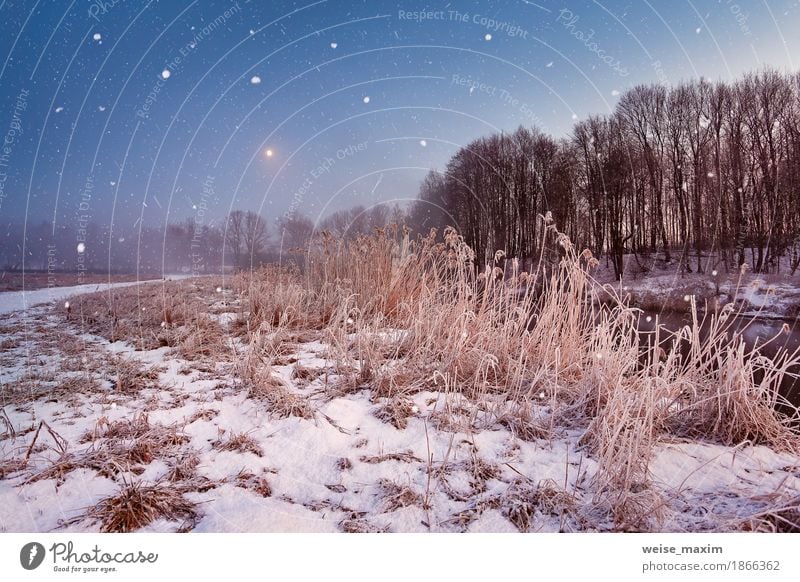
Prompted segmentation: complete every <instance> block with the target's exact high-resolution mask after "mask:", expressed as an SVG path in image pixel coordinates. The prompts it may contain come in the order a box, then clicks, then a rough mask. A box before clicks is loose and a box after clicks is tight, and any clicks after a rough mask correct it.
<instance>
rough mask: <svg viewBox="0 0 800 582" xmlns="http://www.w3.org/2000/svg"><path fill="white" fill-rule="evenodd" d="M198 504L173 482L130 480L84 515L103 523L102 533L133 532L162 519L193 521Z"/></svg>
mask: <svg viewBox="0 0 800 582" xmlns="http://www.w3.org/2000/svg"><path fill="white" fill-rule="evenodd" d="M197 517H198V514H197V511H196V509H195V505H194V504H193V503H190V502H189V501H187V500H186V499H185V498H184V497H183V493H182V492H181V490H180V489H178V488H177V487H175V486H173V485H164V484H154V485H148V484H146V483H143V482H137V483H126V484H124V485H123V486H122V488H121V489H120V491H119V492H118V493H117V494H116V495H113V496H111V497H107V498H105V499H103V500H101V501H100V502H99V503H97V504H96V505H94V506H93V507H91V508H89V510H88V511H87V512H86V515H85V516H84V518H86V519H89V520H91V521H94V522H99V523H100V531H101V532H102V533H116V532H123V533H124V532H132V531H136V530H138V529H141V528H143V527H145V526H147V525H149V524H150V523H152V522H154V521H156V520H158V519H166V520H169V521H182V522H187V521H189V522H193V521H194V520H196V519H197Z"/></svg>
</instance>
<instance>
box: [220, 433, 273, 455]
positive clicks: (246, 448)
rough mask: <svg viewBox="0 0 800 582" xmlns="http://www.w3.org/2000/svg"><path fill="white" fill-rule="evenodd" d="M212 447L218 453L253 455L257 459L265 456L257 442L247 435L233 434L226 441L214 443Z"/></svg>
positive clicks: (221, 440)
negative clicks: (228, 452) (230, 452)
mask: <svg viewBox="0 0 800 582" xmlns="http://www.w3.org/2000/svg"><path fill="white" fill-rule="evenodd" d="M212 447H213V448H214V449H216V450H218V451H233V452H236V453H252V454H254V455H255V456H257V457H262V456H264V452H263V451H262V450H261V447H260V446H258V443H257V442H256V440H255V439H254V438H253V437H251V436H250V435H249V434H246V433H231V434H229V435H228V436H227V437H225V438H224V439H218V440H216V441H214V442H213V443H212Z"/></svg>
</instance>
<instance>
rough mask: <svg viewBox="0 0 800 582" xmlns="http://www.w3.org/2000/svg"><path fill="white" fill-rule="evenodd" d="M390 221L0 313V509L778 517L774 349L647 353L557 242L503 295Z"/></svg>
mask: <svg viewBox="0 0 800 582" xmlns="http://www.w3.org/2000/svg"><path fill="white" fill-rule="evenodd" d="M394 237H395V234H394V233H379V234H377V235H375V236H374V237H371V238H370V239H368V240H365V241H359V243H358V246H355V243H350V242H347V241H330V245H329V246H328V247H327V248H325V249H321V250H320V251H319V253H318V254H315V255H314V256H313V257H312V258H313V259H314V260H313V261H312V262H311V263H310V267H309V271H308V272H307V273H305V274H304V275H303V276H301V275H299V274H298V273H293V272H290V271H286V270H280V269H277V268H265V269H263V270H260V271H257V272H252V273H243V274H239V275H237V276H236V277H234V278H232V279H231V280H229V281H228V282H227V285H225V286H223V283H222V282H221V281H214V280H212V279H203V280H185V281H176V282H171V283H167V284H166V285H165V286H163V288H162V286H161V285H155V286H143V287H142V288H137V289H134V288H118V289H114V290H112V291H111V297H109V293H106V292H104V293H99V294H90V295H84V296H80V297H74V298H72V299H70V304H71V306H72V310H71V311H67V310H65V309H64V307H63V306H61V305H50V306H40V307H36V308H33V309H29V310H26V311H24V312H16V313H13V314H9V315H6V316H2V318H0V333H1V334H2V336H1V337H0V341H2V342H3V345H4V349H5V352H4V360H3V374H2V375H1V376H0V382H2V386H3V398H4V400H3V404H4V408H3V413H2V415H0V426H5V429H4V434H3V436H2V438H0V458H2V460H3V464H2V466H0V501H2V505H3V507H5V508H7V509H6V510H4V515H3V519H4V520H5V524H0V525H2V526H3V527H5V528H6V529H7V530H8V531H43V530H48V531H49V530H58V531H62V530H66V531H98V530H104V531H132V530H135V531H309V532H310V531H344V532H375V531H396V532H423V531H437V532H457V531H466V532H479V531H480V532H485V531H494V532H504V531H521V532H531V531H544V532H556V531H798V530H800V469H799V467H800V437H798V434H797V433H796V432H795V431H794V430H793V429H792V426H791V420H792V419H791V415H789V416H787V414H784V413H782V412H779V411H778V410H777V405H778V404H779V402H778V398H779V394H778V388H779V386H780V383H781V381H782V379H783V376H784V374H785V370H786V368H787V366H788V365H793V364H796V362H787V360H786V356H781V357H775V358H772V357H768V356H765V355H762V354H760V353H759V352H758V350H757V349H750V348H748V347H747V346H745V345H744V344H743V343H742V339H741V338H738V337H728V336H727V335H724V334H722V333H711V334H706V335H705V336H701V335H700V334H699V333H694V332H693V330H692V329H691V328H689V329H688V331H680V332H678V333H679V335H676V336H675V340H676V341H688V342H689V344H690V349H689V350H688V351H687V352H686V353H685V355H684V354H683V353H682V352H681V351H680V350H672V351H667V352H663V350H662V351H659V349H658V347H657V346H652V345H650V344H648V343H646V342H641V341H640V335H639V334H638V333H637V331H636V330H637V328H636V322H637V321H638V319H637V318H638V315H639V314H638V312H636V311H635V310H633V309H631V308H629V307H626V306H625V305H624V304H622V305H616V306H614V307H610V306H605V307H600V308H598V307H597V306H596V305H594V304H593V303H592V302H591V301H589V300H588V298H589V296H590V294H591V293H593V292H595V290H596V289H595V287H594V284H593V283H592V282H591V279H590V278H589V276H588V274H587V273H586V272H585V270H584V269H583V268H582V267H581V265H580V263H579V261H578V260H577V258H574V257H573V259H572V260H570V261H568V262H565V263H564V264H563V265H562V266H561V267H560V270H559V271H558V272H557V273H554V278H553V279H552V280H551V281H550V282H549V283H547V284H546V285H545V286H544V287H543V288H542V294H541V295H539V296H536V297H533V296H526V297H523V298H522V299H520V298H518V297H517V294H516V290H517V289H519V288H520V287H524V286H525V285H524V284H525V283H526V279H527V278H528V275H522V274H520V275H519V280H516V281H512V283H513V284H512V285H506V284H503V282H502V278H501V277H497V278H494V277H489V278H487V277H485V276H481V277H479V278H478V279H475V278H474V275H473V271H472V270H471V269H469V268H464V265H465V261H464V259H467V258H468V257H469V249H468V248H466V247H465V245H464V244H463V241H462V240H461V239H460V238H459V237H458V236H457V235H455V233H453V232H448V233H445V242H444V243H438V242H437V241H434V240H430V241H428V242H427V243H409V242H408V241H405V240H403V241H400V244H396V239H395V238H394ZM567 243H568V241H567ZM403 244H408V246H407V247H404V246H403ZM404 248H405V249H406V250H405V251H402V249H404ZM398 250H401V252H403V253H404V254H402V255H400V257H399V260H398ZM315 253H316V251H315ZM365 254H366V257H365ZM527 288H535V286H528V287H527ZM665 333H666V331H665ZM30 358H37V364H36V366H33V365H31V361H30ZM781 358H783V359H781ZM3 419H4V420H3ZM53 491H55V492H56V493H55V494H53ZM31 508H33V511H31Z"/></svg>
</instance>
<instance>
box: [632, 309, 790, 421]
mask: <svg viewBox="0 0 800 582" xmlns="http://www.w3.org/2000/svg"><path fill="white" fill-rule="evenodd" d="M731 318H732V319H731V320H730V325H728V326H727V327H726V330H727V331H726V333H727V335H728V337H732V336H733V335H734V334H741V337H742V339H743V340H744V343H745V346H746V348H747V349H751V348H753V347H759V348H760V349H759V352H760V353H761V354H763V355H765V356H768V357H770V358H772V357H775V356H776V355H778V354H779V353H780V352H781V351H786V352H788V353H789V354H792V353H795V354H797V362H798V365H795V366H793V367H791V368H790V369H789V371H790V374H789V375H787V376H785V377H784V380H783V382H782V384H781V387H780V394H781V396H783V397H784V398H786V399H787V400H788V401H789V402H790V403H791V404H792V405H794V406H799V407H800V379H798V378H795V377H793V376H794V375H798V376H800V323H798V322H790V321H785V320H782V319H767V318H753V317H746V316H738V317H736V316H731ZM698 320H699V321H700V322H701V324H700V337H701V338H703V339H705V338H707V337H708V332H709V328H710V326H711V317H710V316H708V317H706V318H705V321H703V317H702V315H701V314H698ZM657 324H658V325H661V326H662V332H661V334H660V341H661V347H662V348H663V349H664V350H666V351H669V350H671V349H676V346H675V342H674V341H673V339H674V338H673V337H672V336H671V335H670V334H668V333H665V332H664V331H663V330H666V331H668V332H669V331H671V332H676V331H678V330H680V329H681V328H682V327H684V326H687V325H688V326H691V325H692V316H691V315H690V314H688V313H663V314H660V315H658V316H655V315H652V316H650V321H648V316H647V314H642V315H641V316H640V318H639V322H638V329H639V333H640V334H642V336H643V337H642V339H643V340H646V338H647V336H648V335H649V336H650V337H651V338H652V336H653V332H654V330H655V328H656V325H657ZM677 349H680V350H681V351H682V352H684V353H685V352H686V351H687V350H688V345H687V344H683V345H679V346H677Z"/></svg>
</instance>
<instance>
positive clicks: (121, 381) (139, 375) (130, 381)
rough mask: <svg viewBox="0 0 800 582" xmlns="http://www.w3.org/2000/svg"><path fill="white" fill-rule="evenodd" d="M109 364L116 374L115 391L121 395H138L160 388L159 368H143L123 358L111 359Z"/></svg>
mask: <svg viewBox="0 0 800 582" xmlns="http://www.w3.org/2000/svg"><path fill="white" fill-rule="evenodd" d="M109 363H110V365H111V366H112V369H113V370H114V371H115V372H116V386H115V390H116V391H117V392H119V393H121V394H129V395H138V394H139V393H140V392H141V391H142V390H145V389H148V388H158V387H159V386H158V375H159V373H160V372H161V371H162V368H160V367H159V366H143V365H142V364H141V363H140V362H137V361H135V360H128V359H125V358H123V357H121V356H115V357H112V358H110V362H109Z"/></svg>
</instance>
